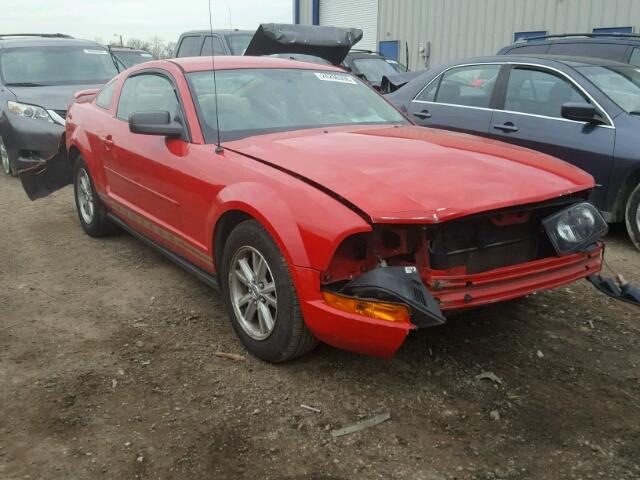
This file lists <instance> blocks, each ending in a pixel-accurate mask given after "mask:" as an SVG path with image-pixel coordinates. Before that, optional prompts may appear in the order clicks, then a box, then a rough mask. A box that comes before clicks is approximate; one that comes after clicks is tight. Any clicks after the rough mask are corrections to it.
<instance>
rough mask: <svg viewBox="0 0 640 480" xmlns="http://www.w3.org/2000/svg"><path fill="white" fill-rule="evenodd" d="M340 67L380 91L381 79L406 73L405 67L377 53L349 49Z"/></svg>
mask: <svg viewBox="0 0 640 480" xmlns="http://www.w3.org/2000/svg"><path fill="white" fill-rule="evenodd" d="M342 66H343V67H344V68H346V69H347V70H348V71H350V72H351V73H353V74H354V75H357V76H359V77H360V78H362V79H364V80H366V81H367V82H368V83H369V84H370V85H371V86H372V87H373V88H375V89H376V90H380V87H381V84H382V77H384V76H390V75H397V74H399V73H405V72H407V71H408V70H407V67H405V66H404V65H402V64H401V63H399V62H397V61H395V60H389V59H387V58H385V57H384V56H383V55H382V54H380V53H378V52H372V51H371V50H358V49H351V51H350V52H349V54H348V55H347V56H346V57H345V59H344V61H343V62H342Z"/></svg>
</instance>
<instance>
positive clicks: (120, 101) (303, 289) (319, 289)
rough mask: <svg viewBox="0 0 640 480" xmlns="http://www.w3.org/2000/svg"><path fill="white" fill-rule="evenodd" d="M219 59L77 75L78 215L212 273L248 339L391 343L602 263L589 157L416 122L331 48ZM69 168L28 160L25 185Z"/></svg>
mask: <svg viewBox="0 0 640 480" xmlns="http://www.w3.org/2000/svg"><path fill="white" fill-rule="evenodd" d="M216 69H217V70H216V78H215V80H216V81H215V83H214V74H213V72H212V70H211V58H210V57H209V58H204V57H203V58H182V59H177V60H169V61H155V62H149V63H145V64H142V65H138V66H136V67H133V68H132V69H129V70H127V71H126V72H123V73H122V74H120V75H119V76H118V77H116V78H115V79H114V80H113V81H111V82H110V83H109V84H107V85H106V86H105V87H104V88H103V89H102V90H101V91H100V92H99V93H97V92H95V91H86V92H80V93H79V94H78V95H77V100H76V102H75V103H74V104H73V105H72V106H71V107H70V110H69V112H68V115H67V133H66V147H67V149H68V160H69V164H70V166H71V168H72V170H73V174H72V177H71V178H72V180H73V183H74V185H75V198H76V204H77V208H78V214H79V217H80V222H81V224H82V227H83V228H84V230H85V231H86V232H87V233H88V234H89V235H91V236H96V237H98V236H102V235H105V234H106V233H107V232H109V231H110V230H111V229H112V227H113V226H114V225H117V226H119V227H121V228H124V229H125V230H127V231H129V232H131V233H132V234H133V235H135V236H137V237H138V238H140V239H141V240H143V241H145V242H147V243H149V244H150V245H152V246H154V247H156V248H157V249H159V250H160V251H161V252H162V253H163V254H165V255H167V256H168V257H169V258H171V259H172V260H174V261H175V262H177V263H178V264H180V265H181V266H182V267H184V268H186V269H188V270H189V271H190V272H192V273H194V274H195V275H197V276H198V277H199V278H200V279H202V280H204V281H206V282H207V283H209V284H210V285H212V286H216V287H219V288H220V290H221V292H222V294H223V296H224V300H225V303H226V306H227V309H228V313H229V317H230V318H231V323H232V325H233V328H234V329H235V331H236V333H237V334H238V336H239V337H240V340H241V341H242V343H243V344H244V345H245V346H246V348H247V349H248V350H249V351H250V352H251V353H253V354H254V355H256V356H258V357H260V358H262V359H265V360H268V361H272V362H280V361H284V360H288V359H291V358H294V357H297V356H299V355H302V354H304V353H305V352H308V351H309V350H310V349H312V348H313V347H314V345H315V344H316V343H317V341H318V340H321V341H323V342H326V343H328V344H330V345H334V346H336V347H339V348H344V349H348V350H353V351H356V352H361V353H365V354H371V355H380V356H390V355H393V353H394V352H395V351H396V350H397V349H398V348H399V347H400V345H401V344H402V342H403V340H404V339H405V337H406V335H407V334H408V332H409V331H410V330H412V329H415V328H419V327H430V326H436V325H440V324H442V323H444V322H445V321H446V320H445V317H444V316H443V313H442V312H443V311H444V312H446V311H452V310H460V309H465V308H470V307H477V306H480V305H485V304H488V303H493V302H498V301H503V300H507V299H511V298H516V297H521V296H523V295H526V294H529V293H531V292H534V291H538V290H543V289H548V288H552V287H557V286H559V285H564V284H567V283H569V282H573V281H575V280H578V279H581V278H583V277H585V276H587V275H589V274H592V273H595V272H597V271H599V269H600V267H601V261H602V246H601V245H600V244H599V243H598V239H599V238H600V237H601V236H602V235H603V234H604V232H605V231H606V224H605V223H604V221H603V220H602V218H601V217H600V215H599V214H598V212H597V211H596V210H595V209H594V208H593V207H592V206H591V205H590V204H589V203H587V202H586V198H587V196H588V193H589V190H590V189H591V188H593V186H594V184H593V179H592V178H591V177H590V176H589V175H588V174H586V173H584V172H582V171H581V170H578V169H576V168H574V167H573V166H571V165H569V164H566V163H563V162H560V161H558V160H555V159H553V158H551V157H548V156H545V155H542V154H539V153H536V152H532V151H529V150H526V149H522V148H519V147H516V146H512V145H507V144H503V143H499V142H494V141H491V140H487V139H481V138H476V137H473V136H469V135H464V134H459V133H452V132H445V131H442V130H430V129H425V128H421V127H417V126H413V125H412V124H411V123H410V121H408V120H407V119H406V118H405V117H404V116H403V115H402V114H400V113H399V112H398V111H397V110H395V109H394V108H393V107H392V106H390V105H389V104H388V103H387V102H386V101H385V100H384V99H383V98H382V97H380V96H379V95H378V94H377V93H375V92H374V91H373V90H371V89H370V88H369V87H367V86H366V85H364V84H363V83H362V82H361V81H360V80H359V79H357V78H355V77H354V76H352V75H350V74H347V73H345V72H343V71H341V70H338V69H336V68H333V67H330V66H321V65H317V64H306V63H298V62H292V61H289V60H280V59H274V58H251V57H221V58H217V59H216ZM216 91H217V95H216ZM96 93H97V94H96ZM218 126H219V127H220V128H218ZM218 142H219V144H218ZM65 168H67V167H66V166H60V165H53V164H52V165H47V164H39V165H34V166H32V167H31V169H30V170H29V171H27V172H25V175H23V183H24V185H25V188H26V189H27V191H28V193H30V196H31V197H32V198H36V197H40V196H43V195H45V194H46V193H48V192H49V191H51V190H52V189H54V188H57V187H59V186H60V185H62V184H64V183H65V181H66V178H65V173H64V170H65Z"/></svg>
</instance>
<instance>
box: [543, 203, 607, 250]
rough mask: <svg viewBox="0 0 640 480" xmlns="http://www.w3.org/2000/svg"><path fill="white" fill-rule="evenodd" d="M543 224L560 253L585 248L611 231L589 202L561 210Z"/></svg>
mask: <svg viewBox="0 0 640 480" xmlns="http://www.w3.org/2000/svg"><path fill="white" fill-rule="evenodd" d="M542 224H543V225H544V229H545V231H546V232H547V235H548V236H549V239H550V240H551V243H552V244H553V247H554V248H555V249H556V252H558V255H567V254H570V253H575V252H578V251H580V250H583V249H584V248H586V247H588V246H590V245H593V244H594V243H595V242H596V241H597V240H599V239H600V238H602V237H603V236H604V235H606V234H607V232H608V231H609V227H608V225H607V222H605V220H604V218H602V215H600V212H598V210H597V209H596V207H594V206H593V205H592V204H590V203H588V202H583V203H578V204H576V205H572V206H570V207H568V208H565V209H564V210H560V211H559V212H556V213H554V214H553V215H550V216H548V217H547V218H545V219H544V220H542Z"/></svg>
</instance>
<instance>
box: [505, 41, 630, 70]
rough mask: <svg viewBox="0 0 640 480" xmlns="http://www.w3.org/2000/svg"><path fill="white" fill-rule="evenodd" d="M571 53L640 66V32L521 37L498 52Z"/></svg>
mask: <svg viewBox="0 0 640 480" xmlns="http://www.w3.org/2000/svg"><path fill="white" fill-rule="evenodd" d="M539 53H544V54H548V55H570V56H573V57H596V58H606V59H607V60H614V61H616V62H623V63H629V64H631V65H635V66H637V67H638V66H640V35H635V34H630V33H629V34H621V33H567V34H561V35H545V36H540V37H531V38H527V39H523V40H519V41H517V42H516V43H514V44H513V45H509V46H508V47H504V48H502V49H501V50H500V51H499V52H498V55H514V54H519V55H529V54H539Z"/></svg>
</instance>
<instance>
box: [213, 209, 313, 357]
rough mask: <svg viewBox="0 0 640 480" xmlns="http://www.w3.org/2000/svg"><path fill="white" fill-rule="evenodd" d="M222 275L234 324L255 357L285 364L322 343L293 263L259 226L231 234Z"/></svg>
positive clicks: (246, 224) (254, 224)
mask: <svg viewBox="0 0 640 480" xmlns="http://www.w3.org/2000/svg"><path fill="white" fill-rule="evenodd" d="M221 273H222V276H221V282H222V290H223V295H224V300H225V304H226V307H227V312H228V314H229V317H230V318H231V324H232V325H233V329H234V330H235V332H236V334H237V335H238V337H239V338H240V341H241V342H242V343H243V345H244V346H245V347H246V348H247V350H248V351H249V352H250V353H251V354H253V355H255V356H256V357H258V358H261V359H262V360H266V361H268V362H284V361H286V360H291V359H293V358H296V357H299V356H301V355H304V354H305V353H307V352H309V351H311V350H312V349H313V348H314V347H315V346H316V345H317V343H318V342H317V340H316V339H315V337H314V336H313V334H312V333H311V332H310V331H309V329H308V328H307V326H306V325H305V323H304V320H303V318H302V312H301V311H300V305H299V303H298V297H297V295H296V291H295V288H294V286H293V281H292V280H291V275H290V274H289V268H288V266H287V263H286V261H285V259H284V258H283V256H282V253H281V252H280V250H279V249H278V246H277V245H276V243H275V242H274V241H273V239H272V238H271V236H270V235H269V234H268V233H267V231H266V230H265V229H264V228H263V227H262V226H261V225H260V224H259V223H258V222H256V221H255V220H247V221H244V222H242V223H240V224H239V225H238V226H237V227H236V228H235V229H234V230H233V231H232V232H231V234H230V235H229V238H228V239H227V242H226V245H225V248H224V252H223V259H222V269H221Z"/></svg>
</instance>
